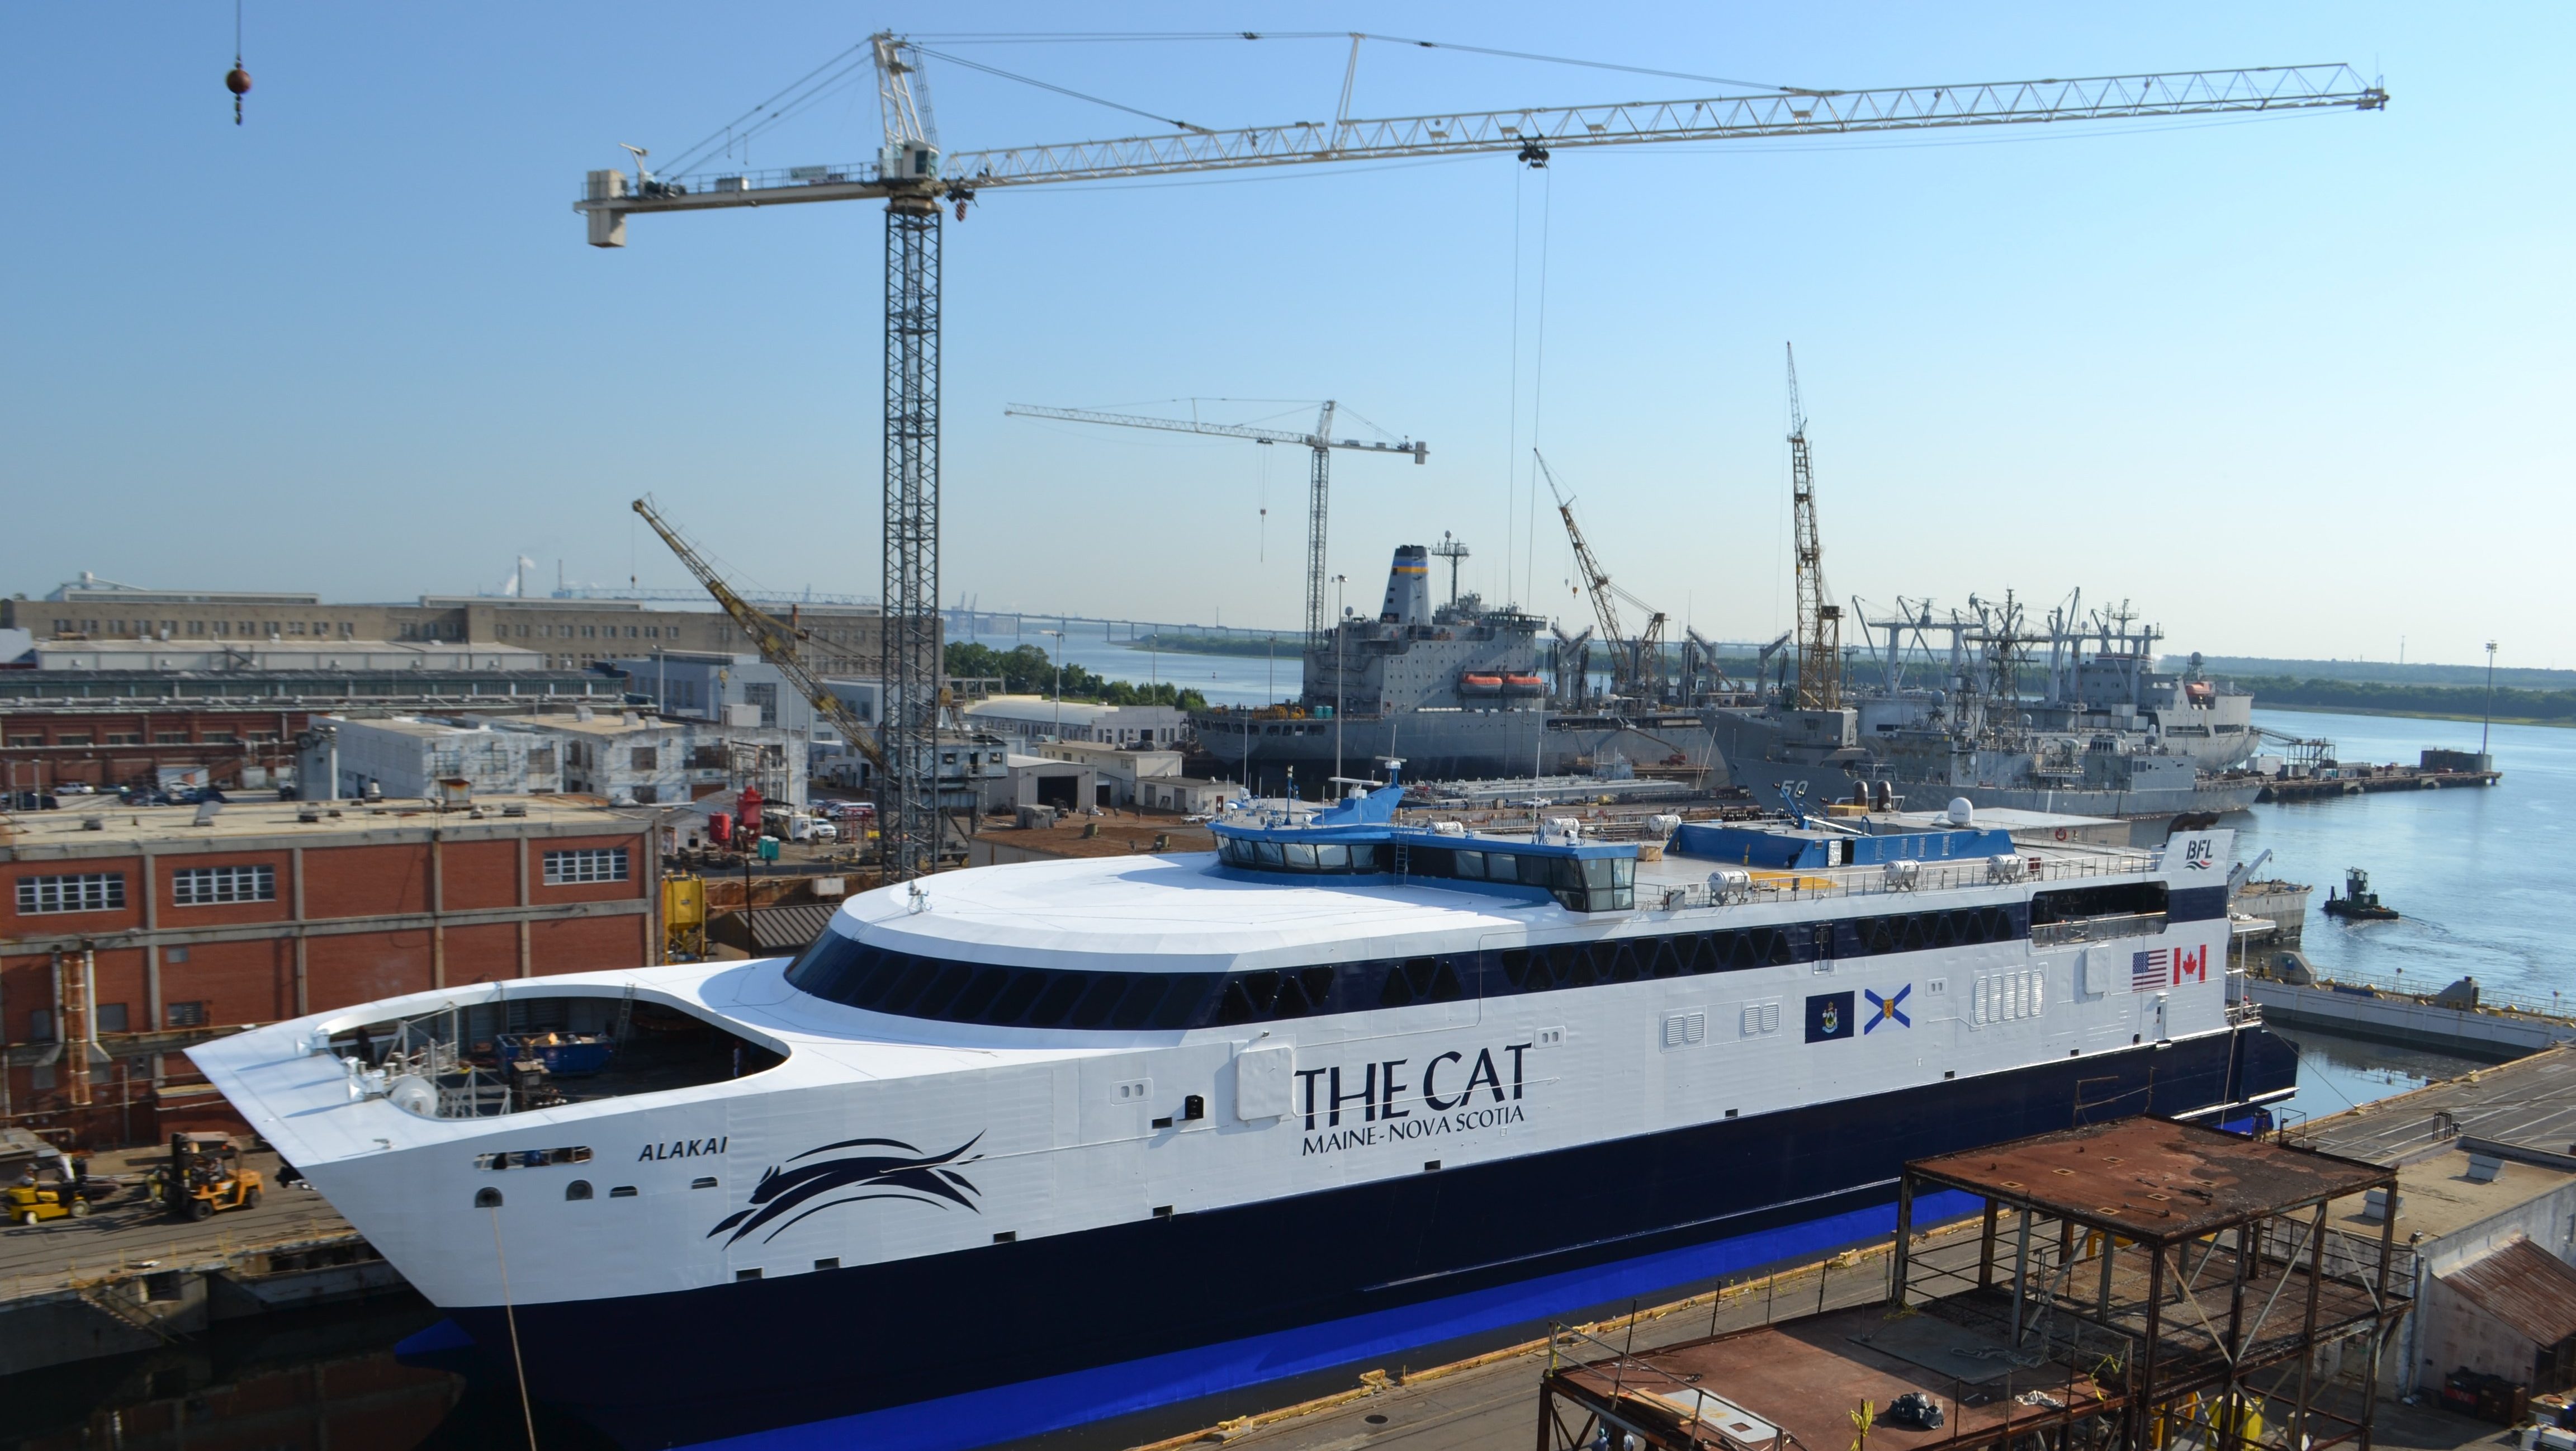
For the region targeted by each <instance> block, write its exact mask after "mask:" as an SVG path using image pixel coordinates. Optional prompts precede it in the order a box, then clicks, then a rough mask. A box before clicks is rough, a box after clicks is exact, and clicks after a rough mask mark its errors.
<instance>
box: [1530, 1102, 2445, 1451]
mask: <svg viewBox="0 0 2576 1451" xmlns="http://www.w3.org/2000/svg"><path fill="white" fill-rule="evenodd" d="M2396 1185H2397V1175H2396V1171H2395V1170H2394V1169H2387V1168H2382V1167H2380V1166H2378V1165H2375V1164H2369V1163H2364V1162H2362V1161H2360V1160H2356V1159H2347V1158H2343V1157H2340V1156H2338V1155H2333V1154H2326V1153H2320V1152H2317V1151H2314V1150H2310V1149H2304V1148H2299V1147H2294V1146H2292V1145H2289V1144H2285V1143H2280V1142H2273V1141H2269V1140H2265V1139H2260V1138H2248V1137H2244V1136H2240V1135H2236V1134H2231V1133H2224V1132H2221V1131H2219V1130H2216V1129H2211V1128H2204V1127H2200V1126H2197V1125H2192V1124H2185V1123H2180V1122H2176V1121H2173V1120H2168V1119H2154V1118H2131V1119H2123V1120H2119V1121H2116V1122H2111V1123H2104V1124H2095V1125H2089V1126H2084V1127H2079V1128H2073V1129H2068V1130H2063V1131H2060V1132H2057V1133H2052V1134H2045V1135H2041V1136H2038V1137H2036V1138H2030V1139H2023V1140H2019V1141H2016V1142H2013V1143H2008V1144H2002V1145H1997V1146H1995V1147H1992V1148H1987V1149H1979V1150H1972V1151H1968V1152H1964V1153H1957V1154H1949V1155H1944V1156H1942V1157H1939V1158H1933V1159H1922V1160H1917V1161H1915V1162H1913V1163H1911V1164H1908V1165H1907V1166H1906V1170H1905V1173H1904V1175H1903V1177H1902V1179H1901V1180H1900V1181H1899V1184H1898V1189H1897V1208H1896V1215H1897V1228H1896V1233H1895V1236H1894V1239H1893V1242H1892V1247H1891V1250H1892V1252H1891V1253H1889V1254H1888V1256H1887V1260H1886V1271H1885V1275H1884V1284H1885V1286H1886V1293H1885V1296H1884V1298H1883V1300H1880V1301H1878V1302H1876V1303H1872V1304H1867V1305H1862V1306H1857V1307H1848V1306H1847V1307H1845V1308H1840V1309H1831V1310H1825V1309H1819V1310H1817V1311H1815V1312H1813V1313H1808V1314H1804V1315H1800V1316H1797V1317H1795V1318H1790V1319H1783V1320H1781V1321H1779V1322H1777V1323H1765V1324H1762V1325H1757V1326H1753V1327H1751V1328H1748V1329H1740V1330H1733V1331H1729V1332H1726V1333H1724V1334H1713V1335H1710V1336H1707V1337H1703V1338H1700V1339H1696V1340H1690V1341H1685V1342H1682V1343H1680V1344H1675V1345H1667V1346H1662V1347H1659V1348H1655V1349H1651V1350H1631V1349H1628V1348H1624V1347H1611V1346H1608V1345H1605V1344H1600V1343H1598V1342H1586V1341H1584V1340H1583V1339H1582V1338H1581V1337H1572V1338H1571V1343H1572V1344H1573V1345H1574V1346H1576V1347H1578V1348H1579V1347H1582V1346H1584V1345H1586V1344H1587V1343H1588V1344H1590V1345H1591V1347H1592V1348H1593V1349H1594V1350H1596V1351H1598V1352H1602V1353H1598V1354H1589V1355H1567V1356H1566V1357H1564V1358H1562V1359H1558V1360H1554V1361H1552V1362H1551V1364H1550V1367H1549V1369H1548V1371H1547V1373H1546V1375H1545V1376H1544V1377H1543V1379H1542V1380H1541V1383H1540V1392H1539V1416H1538V1428H1537V1429H1538V1436H1537V1443H1536V1444H1537V1447H1538V1451H1577V1448H1584V1447H1590V1446H1593V1445H1595V1444H1597V1442H1598V1440H1599V1438H1600V1437H1601V1433H1603V1432H1605V1431H1606V1432H1607V1433H1608V1441H1609V1443H1610V1444H1612V1445H1627V1446H1633V1447H1637V1448H1641V1451H1642V1448H1653V1451H1721V1448H1722V1451H1793V1448H1795V1451H1845V1448H1847V1447H1849V1448H1853V1451H1915V1448H1925V1451H1932V1448H1938V1451H1987V1448H1996V1451H2019V1448H2023V1447H2031V1448H2037V1451H2328V1448H2333V1447H2339V1446H2346V1445H2350V1446H2354V1447H2357V1448H2359V1451H2369V1447H2370V1445H2371V1431H2372V1416H2373V1409H2374V1407H2375V1405H2376V1403H2377V1399H2378V1391H2379V1368H2380V1365H2381V1362H2382V1360H2383V1358H2384V1355H2383V1352H2384V1351H2385V1349H2386V1345H2387V1341H2388V1338H2389V1336H2390V1335H2391V1333H2392V1332H2393V1331H2394V1330H2395V1328H2396V1327H2397V1324H2398V1322H2399V1320H2400V1319H2401V1318H2402V1317H2403V1316H2404V1314H2405V1312H2406V1309H2407V1305H2408V1300H2407V1298H2406V1297H2407V1293H2408V1290H2407V1287H2409V1286H2411V1285H2412V1284H2413V1283H2414V1270H2413V1266H2412V1265H2411V1263H2409V1262H2408V1261H2409V1260H2410V1258H2411V1255H2412V1251H2411V1250H2409V1249H2408V1248H2406V1247H2405V1246H2402V1245H2399V1244H2397V1243H2395V1242H2394V1238H2393V1233H2394V1231H2393V1220H2391V1219H2390V1218H2389V1217H2388V1216H2387V1214H2386V1206H2387V1205H2388V1204H2389V1203H2390V1202H2391V1201H2393V1199H2394V1196H2395V1194H2396ZM2374 1210H2376V1211H2377V1217H2376V1218H2375V1219H2370V1218H2367V1216H2369V1215H2370V1214H2371V1213H2372V1212H2373V1211H2374ZM2339 1221H2340V1222H2341V1223H2342V1224H2351V1223H2355V1222H2362V1223H2365V1224H2367V1225H2368V1226H2370V1227H2369V1228H2368V1229H2367V1230H2366V1231H2365V1232H2360V1233H2356V1232H2354V1231H2353V1230H2351V1229H2347V1228H2343V1227H2339V1223H2338V1222H2339ZM1935 1222H1938V1223H1940V1224H1942V1225H1945V1226H1947V1229H1946V1232H1943V1233H1933V1234H1927V1233H1925V1232H1924V1231H1925V1230H1926V1228H1927V1226H1928V1225H1931V1224H1933V1223H1935ZM1819 1300H1821V1295H1820V1296H1819ZM1765 1318H1766V1320H1767V1319H1768V1317H1767V1315H1766V1317H1765ZM1561 1339H1563V1338H1561Z"/></svg>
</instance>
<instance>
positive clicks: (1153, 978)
mask: <svg viewBox="0 0 2576 1451" xmlns="http://www.w3.org/2000/svg"><path fill="white" fill-rule="evenodd" d="M1169 986H1171V983H1170V980H1169V979H1167V978H1164V977H1162V976H1160V975H1158V974H1153V973H1147V974H1145V975H1143V976H1140V977H1138V978H1137V979H1136V980H1135V981H1134V982H1132V983H1130V984H1128V987H1127V994H1126V996H1124V997H1122V998H1120V999H1119V1000H1118V1011H1117V1012H1116V1013H1114V1014H1112V1015H1111V1016H1110V1019H1109V1025H1110V1026H1111V1027H1113V1028H1141V1027H1143V1026H1145V1024H1146V1023H1148V1022H1150V1021H1152V1019H1153V1016H1154V1005H1155V1004H1156V1003H1159V1002H1161V1001H1162V1000H1163V991H1164V989H1166V988H1168V987H1169Z"/></svg>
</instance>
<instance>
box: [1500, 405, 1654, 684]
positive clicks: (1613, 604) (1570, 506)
mask: <svg viewBox="0 0 2576 1451" xmlns="http://www.w3.org/2000/svg"><path fill="white" fill-rule="evenodd" d="M1530 457H1531V458H1533V459H1536V460H1537V461H1538V471H1539V473H1540V474H1541V475H1542V476H1544V477H1545V478H1546V479H1547V491H1548V492H1549V493H1550V494H1553V495H1554V496H1555V497H1556V516H1557V517H1558V518H1559V519H1562V520H1564V521H1565V538H1566V542H1567V543H1568V544H1570V545H1571V546H1573V549H1574V567H1575V570H1576V571H1577V572H1578V573H1580V574H1581V575H1582V576H1583V588H1584V590H1585V592H1586V593H1588V594H1590V595H1591V596H1592V617H1593V618H1594V619H1596V620H1598V621H1600V622H1601V639H1602V642H1603V643H1605V644H1607V645H1608V646H1609V647H1610V691H1611V693H1612V694H1613V695H1624V696H1628V697H1631V698H1633V699H1635V700H1638V701H1641V702H1643V703H1645V704H1648V705H1652V704H1655V703H1657V702H1658V701H1659V700H1660V699H1661V698H1662V695H1663V678H1664V625H1665V623H1666V617H1665V615H1664V612H1663V611H1662V610H1659V609H1656V608H1655V607H1654V606H1653V605H1650V604H1648V603H1646V602H1645V601H1644V600H1641V599H1639V598H1637V596H1635V595H1634V594H1631V593H1629V592H1628V591H1627V590H1624V589H1622V588H1620V587H1619V586H1618V585H1615V584H1613V583H1611V582H1610V571H1608V570H1606V569H1603V568H1602V567H1601V561H1600V560H1598V559H1596V558H1594V557H1593V554H1592V545H1591V544H1590V543H1589V542H1588V541H1587V540H1585V539H1584V537H1583V528H1582V526H1581V525H1578V524H1576V523H1575V522H1574V501H1573V500H1572V499H1569V498H1567V497H1566V496H1565V490H1563V489H1562V488H1559V487H1558V486H1557V482H1556V470H1554V469H1552V468H1549V467H1548V466H1547V457H1546V455H1544V454H1542V453H1540V452H1539V451H1538V450H1537V449H1531V450H1530ZM1621 600H1626V601H1627V602H1628V603H1629V604H1632V605H1634V606H1636V607H1637V608H1638V609H1641V610H1644V611H1645V612H1646V628H1645V629H1644V630H1642V631H1640V632H1639V633H1638V635H1637V637H1636V638H1635V639H1633V640H1631V639H1629V638H1628V636H1627V635H1626V634H1625V633H1624V632H1622V631H1621V629H1620V628H1619V601H1621Z"/></svg>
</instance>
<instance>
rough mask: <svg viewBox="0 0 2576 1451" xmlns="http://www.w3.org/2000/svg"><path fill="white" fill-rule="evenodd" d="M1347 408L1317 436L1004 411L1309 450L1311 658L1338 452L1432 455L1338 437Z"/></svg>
mask: <svg viewBox="0 0 2576 1451" xmlns="http://www.w3.org/2000/svg"><path fill="white" fill-rule="evenodd" d="M1340 406H1341V405H1339V404H1337V403H1335V402H1334V401H1333V400H1331V399H1330V398H1327V399H1325V400H1324V407H1323V411H1322V412H1320V413H1318V414H1316V415H1315V431H1314V432H1312V433H1295V432H1291V431H1289V430H1286V429H1279V428H1255V427H1253V426H1251V425H1249V424H1242V423H1200V422H1198V421H1196V420H1194V419H1187V418H1153V417H1149V416H1147V415H1144V414H1137V413H1102V412H1099V411H1098V410H1096V409H1090V408H1040V407H1037V406H1035V405H1032V404H1025V403H1014V404H1012V405H1010V406H1009V407H1007V408H1004V409H1003V410H1002V413H1003V416H1004V417H1018V418H1060V419H1064V420H1067V421H1069V422H1073V423H1109V424H1115V425H1117V426H1119V427H1121V428H1161V429H1168V430H1170V431H1172V432H1175V433H1205V434H1213V435H1216V436H1217V437H1220V438H1248V439H1251V440H1252V441H1253V442H1255V443H1293V444H1303V445H1305V446H1306V448H1308V449H1309V450H1311V451H1312V452H1313V454H1314V465H1313V468H1312V469H1311V470H1310V471H1309V474H1308V478H1309V480H1310V484H1309V487H1308V490H1307V495H1306V649H1307V650H1308V651H1309V652H1310V653H1311V652H1313V651H1316V650H1320V649H1322V648H1323V647H1324V643H1325V617H1324V582H1325V580H1326V579H1327V578H1328V576H1327V575H1326V574H1325V573H1324V518H1325V515H1326V514H1327V513H1328V512H1329V509H1330V505H1331V502H1332V464H1331V462H1330V460H1331V458H1332V452H1333V450H1334V449H1337V448H1340V449H1349V450H1352V451H1353V452H1356V453H1409V454H1411V455H1413V461H1414V462H1415V463H1421V462H1423V461H1424V460H1425V459H1427V458H1429V457H1430V455H1431V445H1429V444H1427V443H1417V442H1414V441H1413V440H1410V439H1407V440H1405V441H1403V442H1400V443H1381V442H1378V441H1376V440H1374V439H1365V438H1335V437H1333V410H1334V409H1336V408H1338V407H1340Z"/></svg>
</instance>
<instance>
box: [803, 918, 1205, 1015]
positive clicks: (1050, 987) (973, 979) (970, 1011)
mask: <svg viewBox="0 0 2576 1451" xmlns="http://www.w3.org/2000/svg"><path fill="white" fill-rule="evenodd" d="M787 980H788V982H789V983H791V984H792V985H794V986H795V987H796V988H797V989H798V990H799V991H802V992H806V993H810V994H812V995H813V996H815V997H818V998H823V999H825V1000H827V1001H830V1002H836V1003H842V1004H845V1005H847V1006H849V1007H854V1008H865V1009H867V1010H869V1011H871V1012H879V1013H893V1014H897V1015H899V1016H903V1017H912V1018H932V1019H937V1020H939V1021H941V1022H949V1023H983V1024H987V1025H989V1026H993V1027H1022V1028H1095V1029H1096V1028H1120V1029H1126V1030H1129V1031H1134V1030H1138V1029H1163V1030H1169V1029H1173V1028H1184V1027H1189V1026H1191V1025H1192V1024H1193V1023H1194V1022H1195V1021H1196V1020H1197V1019H1198V1018H1199V1017H1200V1016H1201V1013H1200V1008H1201V1005H1202V1003H1203V1002H1204V1000H1205V999H1206V998H1207V997H1208V995H1209V992H1210V990H1211V989H1212V988H1213V987H1214V986H1215V983H1216V977H1215V975H1214V974H1212V973H1135V972H1079V971H1059V970H1053V969H1048V968H1034V967H1004V966H999V965H987V964H978V963H968V962H943V961H940V960H938V959H935V958H928V957H921V956H917V955H915V954H913V953H908V952H888V951H885V950H884V949H882V948H877V947H872V946H870V945H868V944H867V943H864V942H860V941H858V940H856V939H854V938H850V937H846V936H843V935H842V934H840V933H837V932H827V933H825V934H824V935H823V936H821V937H819V938H817V939H815V941H814V944H813V945H812V946H811V947H808V948H806V949H805V952H804V954H803V955H802V956H800V957H799V958H797V959H796V961H795V963H794V964H793V965H792V966H790V967H789V968H788V969H787Z"/></svg>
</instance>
